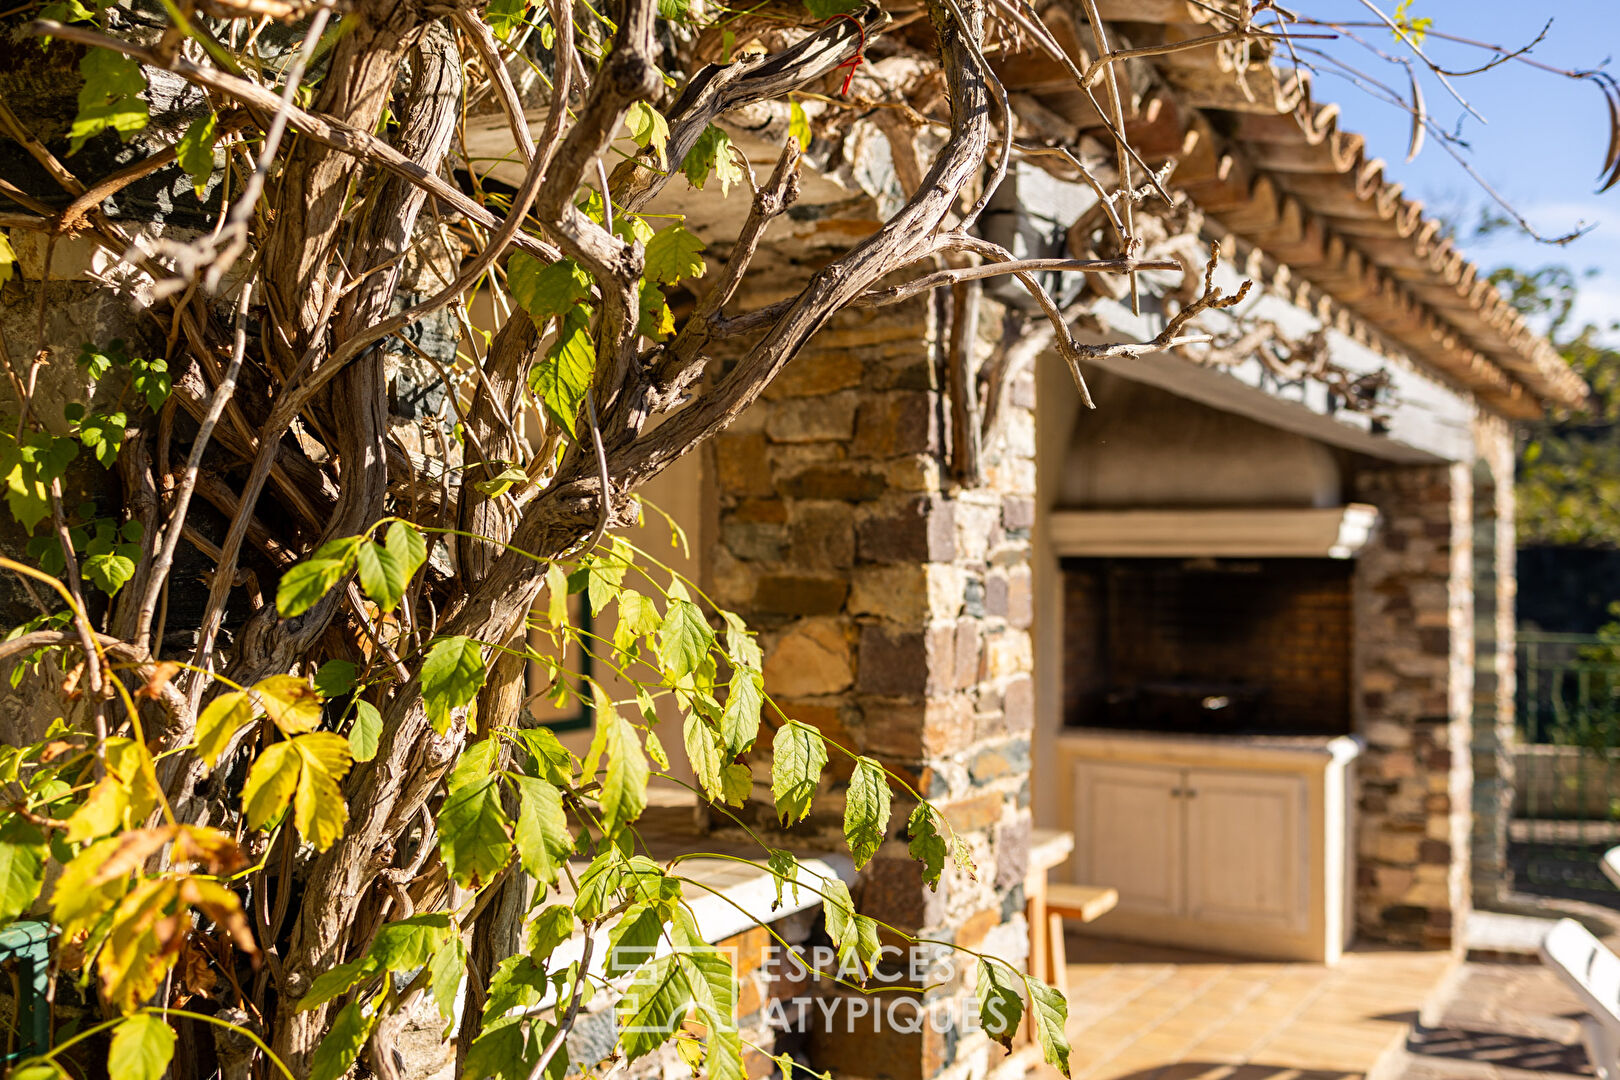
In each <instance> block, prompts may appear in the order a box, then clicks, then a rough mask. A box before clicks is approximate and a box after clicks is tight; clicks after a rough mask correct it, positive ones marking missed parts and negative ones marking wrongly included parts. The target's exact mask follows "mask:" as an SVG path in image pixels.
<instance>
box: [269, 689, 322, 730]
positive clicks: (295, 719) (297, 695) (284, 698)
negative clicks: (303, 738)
mask: <svg viewBox="0 0 1620 1080" xmlns="http://www.w3.org/2000/svg"><path fill="white" fill-rule="evenodd" d="M253 690H254V692H255V693H257V694H258V695H259V703H260V704H261V705H263V706H264V711H265V714H266V715H267V716H269V717H270V720H271V722H272V723H274V724H275V725H276V727H278V728H280V729H281V730H282V731H283V732H284V733H286V734H288V735H301V734H303V733H304V732H306V731H314V730H315V728H316V726H317V725H319V724H320V722H321V695H320V694H318V693H316V692H315V688H314V687H313V686H311V685H310V684H309V680H307V679H300V678H298V677H297V676H295V675H272V676H270V677H269V678H268V679H264V680H261V681H260V682H258V683H255V684H254V686H253Z"/></svg>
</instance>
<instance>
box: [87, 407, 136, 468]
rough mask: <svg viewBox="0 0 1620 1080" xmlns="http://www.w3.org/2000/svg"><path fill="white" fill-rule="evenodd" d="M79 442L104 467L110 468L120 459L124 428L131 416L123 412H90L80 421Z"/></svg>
mask: <svg viewBox="0 0 1620 1080" xmlns="http://www.w3.org/2000/svg"><path fill="white" fill-rule="evenodd" d="M78 423H79V442H81V443H83V444H84V448H85V449H86V450H89V451H90V452H91V453H92V454H94V455H95V458H96V460H97V461H98V462H100V463H101V467H102V468H103V469H110V468H112V466H113V463H114V462H116V461H117V460H118V451H119V448H120V447H122V446H123V445H124V428H125V426H126V425H127V424H128V423H129V417H128V416H126V415H124V414H123V413H121V412H115V413H107V414H105V415H103V414H101V413H89V414H87V415H86V416H85V417H84V418H83V419H82V420H80V421H79V422H78Z"/></svg>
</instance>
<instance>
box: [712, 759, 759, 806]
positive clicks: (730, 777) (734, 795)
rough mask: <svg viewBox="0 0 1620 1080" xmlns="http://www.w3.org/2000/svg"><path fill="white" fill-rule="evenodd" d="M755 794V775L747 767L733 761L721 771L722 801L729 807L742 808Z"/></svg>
mask: <svg viewBox="0 0 1620 1080" xmlns="http://www.w3.org/2000/svg"><path fill="white" fill-rule="evenodd" d="M753 793H754V774H753V772H752V771H750V770H749V768H748V766H747V765H744V764H743V763H742V762H740V761H733V762H732V763H731V764H730V765H727V766H726V767H725V768H723V769H721V770H720V800H721V801H722V802H724V803H725V804H726V805H727V806H741V805H743V804H744V803H746V802H747V801H748V796H750V795H752V794H753Z"/></svg>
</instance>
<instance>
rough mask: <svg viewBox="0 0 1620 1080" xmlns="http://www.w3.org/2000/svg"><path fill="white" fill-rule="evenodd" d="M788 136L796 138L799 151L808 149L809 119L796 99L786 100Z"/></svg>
mask: <svg viewBox="0 0 1620 1080" xmlns="http://www.w3.org/2000/svg"><path fill="white" fill-rule="evenodd" d="M788 138H790V139H796V140H798V143H799V152H800V153H803V152H804V151H806V150H808V149H810V119H809V117H807V116H805V115H804V106H803V105H800V104H799V103H798V102H797V101H789V102H788Z"/></svg>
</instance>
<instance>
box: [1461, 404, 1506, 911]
mask: <svg viewBox="0 0 1620 1080" xmlns="http://www.w3.org/2000/svg"><path fill="white" fill-rule="evenodd" d="M1474 440H1475V443H1476V444H1477V445H1478V447H1479V460H1478V461H1477V462H1476V463H1475V465H1474V695H1473V728H1472V732H1471V741H1472V745H1471V747H1470V756H1471V759H1472V765H1473V781H1474V787H1473V796H1472V810H1473V827H1472V830H1471V836H1470V851H1469V855H1470V859H1471V864H1470V865H1471V870H1470V874H1471V878H1472V885H1471V889H1472V893H1473V902H1474V904H1475V906H1480V907H1485V906H1492V905H1495V904H1497V903H1499V902H1500V901H1501V899H1502V897H1503V895H1504V894H1505V893H1507V892H1508V891H1510V890H1511V888H1512V881H1511V871H1510V870H1509V867H1508V858H1507V843H1508V820H1509V818H1510V817H1511V816H1512V808H1513V802H1514V785H1515V781H1516V769H1515V767H1514V762H1515V753H1514V751H1515V746H1514V743H1515V738H1514V714H1513V710H1514V691H1515V687H1516V685H1517V681H1516V678H1515V675H1516V671H1515V665H1514V661H1515V658H1516V649H1515V634H1514V628H1515V598H1516V596H1517V589H1518V578H1517V573H1516V571H1517V567H1516V559H1515V552H1514V516H1515V515H1514V501H1513V474H1514V439H1513V429H1512V428H1511V427H1510V426H1509V425H1508V424H1507V422H1506V421H1504V420H1501V419H1499V418H1495V417H1490V418H1483V419H1481V420H1480V421H1479V422H1478V423H1476V425H1475V431H1474Z"/></svg>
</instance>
